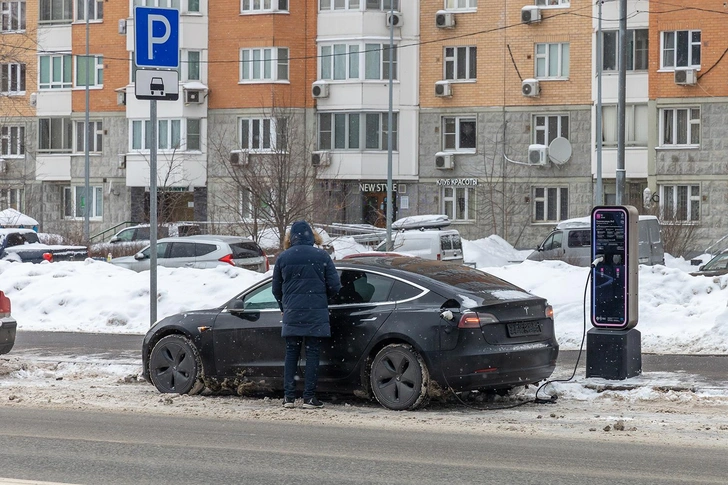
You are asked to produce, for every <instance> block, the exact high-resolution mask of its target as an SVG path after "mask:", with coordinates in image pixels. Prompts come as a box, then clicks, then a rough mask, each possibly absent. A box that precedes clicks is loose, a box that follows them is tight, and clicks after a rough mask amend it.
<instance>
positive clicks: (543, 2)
mask: <svg viewBox="0 0 728 485" xmlns="http://www.w3.org/2000/svg"><path fill="white" fill-rule="evenodd" d="M569 3H570V0H536V5H538V6H540V7H568V6H569Z"/></svg>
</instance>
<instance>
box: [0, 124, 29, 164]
mask: <svg viewBox="0 0 728 485" xmlns="http://www.w3.org/2000/svg"><path fill="white" fill-rule="evenodd" d="M0 146H2V149H0V155H2V156H3V157H12V156H21V155H25V127H24V126H3V127H2V129H0Z"/></svg>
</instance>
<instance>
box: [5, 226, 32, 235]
mask: <svg viewBox="0 0 728 485" xmlns="http://www.w3.org/2000/svg"><path fill="white" fill-rule="evenodd" d="M14 232H26V233H27V232H35V231H34V230H33V229H30V228H27V227H0V234H11V233H14Z"/></svg>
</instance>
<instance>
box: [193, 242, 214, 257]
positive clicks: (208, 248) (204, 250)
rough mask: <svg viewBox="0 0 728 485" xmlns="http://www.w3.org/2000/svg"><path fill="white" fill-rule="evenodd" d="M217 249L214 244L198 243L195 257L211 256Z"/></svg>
mask: <svg viewBox="0 0 728 485" xmlns="http://www.w3.org/2000/svg"><path fill="white" fill-rule="evenodd" d="M216 249H217V246H215V245H214V244H203V243H197V244H195V256H204V255H206V254H210V253H211V252H213V251H215V250H216Z"/></svg>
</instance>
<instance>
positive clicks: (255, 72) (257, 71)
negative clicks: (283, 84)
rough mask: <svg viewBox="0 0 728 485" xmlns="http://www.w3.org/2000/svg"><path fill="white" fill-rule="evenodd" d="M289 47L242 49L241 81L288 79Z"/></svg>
mask: <svg viewBox="0 0 728 485" xmlns="http://www.w3.org/2000/svg"><path fill="white" fill-rule="evenodd" d="M287 80H288V49H287V48H278V49H276V48H273V47H268V48H261V49H241V50H240V81H241V82H248V81H287Z"/></svg>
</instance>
